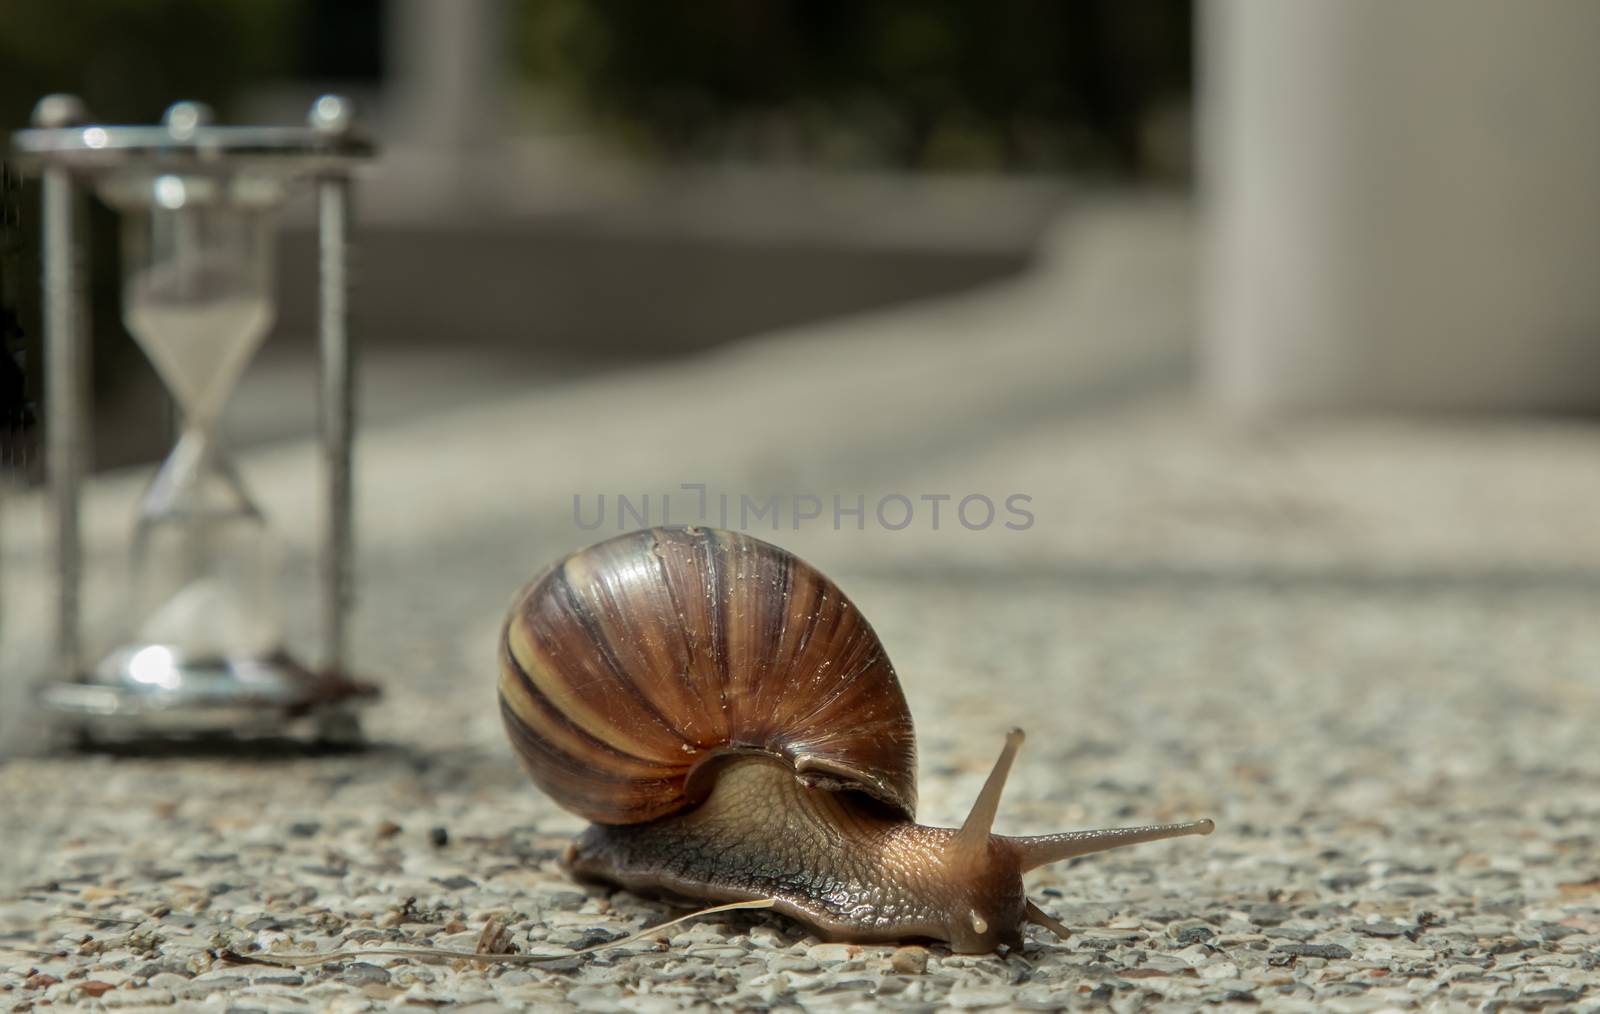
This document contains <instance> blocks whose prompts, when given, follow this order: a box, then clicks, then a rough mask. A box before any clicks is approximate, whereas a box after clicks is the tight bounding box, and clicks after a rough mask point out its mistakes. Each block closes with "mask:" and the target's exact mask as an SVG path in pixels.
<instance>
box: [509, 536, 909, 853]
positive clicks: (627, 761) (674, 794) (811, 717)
mask: <svg viewBox="0 0 1600 1014" xmlns="http://www.w3.org/2000/svg"><path fill="white" fill-rule="evenodd" d="M500 714H501V717H502V718H503V719H504V720H505V725H506V731H507V733H508V734H509V735H510V737H511V743H512V746H513V747H514V748H515V750H516V753H517V755H518V757H519V759H520V760H521V761H522V764H523V766H524V767H525V768H527V770H528V773H529V774H531V775H532V776H533V780H534V781H535V782H537V783H538V785H539V787H540V788H542V789H543V790H544V791H545V792H546V793H548V794H549V795H550V796H551V797H552V798H554V799H555V801H556V802H558V803H560V804H561V805H562V806H564V807H566V808H567V809H568V810H571V811H572V812H574V813H577V814H579V815H581V816H584V817H586V818H588V819H589V820H592V821H595V822H597V823H602V824H632V823H639V822H642V821H647V820H654V819H655V818H657V817H662V816H665V815H667V814H669V813H674V812H676V811H678V810H680V809H683V808H685V807H687V806H691V805H693V804H694V803H696V802H698V801H699V800H700V799H702V798H703V797H704V796H705V794H706V793H707V792H708V791H709V790H710V785H711V782H712V780H713V779H714V777H715V772H716V770H717V766H718V765H717V764H716V763H715V762H716V761H717V759H718V758H725V757H729V756H733V755H737V754H741V753H765V754H769V755H771V756H774V757H777V758H781V759H783V760H784V761H786V762H788V763H789V764H790V765H791V766H792V767H793V768H794V771H795V774H796V776H797V777H799V778H801V779H803V780H805V781H806V782H808V783H810V784H815V785H821V786H825V787H829V788H851V789H858V790H860V791H862V792H865V793H868V794H869V795H871V796H873V797H876V798H877V799H878V800H879V801H881V802H882V803H884V804H885V805H887V806H889V807H890V808H892V809H894V810H895V811H897V812H898V813H900V814H901V815H903V816H905V817H907V818H910V817H912V816H913V814H914V811H915V809H916V791H917V790H916V742H915V737H914V734H913V732H912V728H911V714H910V712H909V710H908V709H907V707H906V701H905V696H904V695H903V694H902V693H901V691H900V683H899V681H898V680H897V679H896V678H895V673H894V667H893V666H892V665H890V663H889V656H888V655H887V654H886V653H885V652H884V650H883V646H882V644H880V643H879V641H878V637H877V635H876V634H874V633H873V631H872V627H871V626H869V625H868V624H867V621H866V619H865V618H864V617H863V616H862V615H861V613H860V612H859V611H858V610H857V609H856V608H855V606H854V605H853V604H852V603H851V602H850V600H849V599H847V598H846V597H845V596H844V593H843V592H841V591H840V590H839V589H838V587H837V586H835V585H834V584H833V582H831V581H829V580H828V579H827V578H826V577H824V576H823V575H822V574H820V573H818V572H817V570H816V569H815V568H813V567H811V566H810V565H809V564H807V563H805V562H804V561H802V560H800V559H798V558H796V557H795V556H794V555H792V554H790V553H788V552H785V551H784V550H782V549H779V548H778V547H777V546H773V545H771V544H769V543H766V542H762V541H761V540H760V539H753V538H751V537H749V536H747V535H742V534H738V533H735V532H726V531H719V530H716V529H710V528H653V529H647V530H643V531H637V532H632V533H630V534H627V535H620V536H617V537H616V538H613V539H608V540H606V541H605V542H601V543H598V544H596V545H593V546H590V547H589V548H587V549H584V550H580V551H579V552H577V553H574V554H573V555H571V556H569V557H567V558H566V559H565V560H563V561H561V562H560V563H558V564H556V565H555V566H553V567H551V568H550V569H549V570H547V571H545V572H544V573H543V574H542V575H540V576H539V577H537V578H535V579H534V580H533V581H532V582H531V583H530V584H529V585H528V586H527V587H526V588H524V589H523V590H522V591H521V592H520V593H519V594H518V595H517V599H516V602H515V603H514V604H513V605H512V607H511V612H510V614H509V615H508V616H507V617H506V624H505V628H504V633H503V635H502V637H501V644H500Z"/></svg>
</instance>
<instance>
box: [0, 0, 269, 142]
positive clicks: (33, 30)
mask: <svg viewBox="0 0 1600 1014" xmlns="http://www.w3.org/2000/svg"><path fill="white" fill-rule="evenodd" d="M299 7H300V5H299V4H298V3H291V2H285V0H6V2H4V3H0V127H5V128H12V129H14V128H16V127H21V126H25V125H26V124H27V122H28V117H29V114H30V112H31V110H32V108H33V104H34V102H35V101H36V100H37V99H38V98H39V97H40V96H41V95H44V94H47V93H49V92H71V93H74V94H76V95H78V96H80V97H81V98H82V99H83V100H84V101H85V102H86V103H87V104H88V106H89V109H90V111H91V112H92V113H93V114H94V115H95V117H96V118H97V119H99V120H102V121H104V122H113V123H114V122H124V123H154V122H156V121H158V120H159V119H160V118H161V113H162V111H163V110H164V109H166V107H167V106H168V105H170V104H171V103H172V102H173V101H174V100H175V99H178V98H194V99H200V100H202V101H205V102H209V103H211V104H212V105H214V106H216V107H217V108H218V110H219V111H221V112H224V113H225V112H226V109H227V106H228V102H229V100H230V99H231V98H232V97H233V96H234V95H235V94H236V93H237V92H238V91H239V90H240V89H241V88H243V87H245V86H246V85H248V84H250V83H253V82H256V81H259V80H261V79H262V78H263V77H271V76H274V75H276V74H279V73H281V72H283V71H284V70H285V69H286V67H287V66H288V64H289V55H288V54H289V48H288V46H287V39H286V35H287V33H288V32H289V31H290V30H291V29H292V27H293V25H294V23H295V19H296V17H298V15H299Z"/></svg>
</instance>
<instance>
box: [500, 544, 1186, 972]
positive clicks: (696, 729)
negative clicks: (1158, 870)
mask: <svg viewBox="0 0 1600 1014" xmlns="http://www.w3.org/2000/svg"><path fill="white" fill-rule="evenodd" d="M499 656H500V677H499V703H500V714H501V717H502V719H503V720H504V724H505V727H506V731H507V734H508V736H509V737H510V740H511V744H512V746H513V748H514V751H515V753H516V755H517V757H518V759H519V760H520V761H521V763H522V765H523V767H524V768H525V769H526V770H527V772H528V774H529V775H530V776H531V777H532V778H533V781H534V782H535V783H536V784H537V785H538V786H539V787H540V788H541V789H543V790H544V792H545V793H546V794H548V795H549V796H550V797H551V798H552V799H554V800H555V802H557V803H558V804H560V805H561V806H563V807H565V808H566V809H568V810H570V811H572V812H573V813H576V814H578V815H579V816H582V817H584V818H586V819H588V820H589V821H591V822H592V823H591V824H590V826H589V827H588V829H587V830H586V831H584V832H583V833H582V834H581V835H579V836H578V837H577V838H576V839H575V840H574V841H573V842H572V843H571V844H570V845H569V846H568V848H567V851H566V854H565V856H564V857H563V864H564V866H565V867H566V868H567V870H568V871H569V872H570V873H571V874H572V875H573V876H575V877H576V878H578V879H580V880H588V881H598V882H603V883H608V884H611V885H614V886H617V887H621V888H625V889H628V890H632V891H635V892H638V893H641V894H647V895H656V896H668V897H674V898H682V899H693V900H696V901H704V902H713V903H729V902H749V903H751V905H750V907H770V908H772V909H773V910H774V911H777V912H780V913H782V914H784V915H787V916H789V917H791V918H793V919H796V920H798V921H799V922H801V923H803V924H805V925H806V926H808V927H809V928H810V929H812V930H813V931H814V932H816V933H817V934H818V935H819V936H820V937H822V938H824V939H829V940H839V941H850V942H861V943H869V942H891V941H898V940H903V939H931V940H936V941H943V942H946V943H947V944H948V945H949V946H950V948H951V950H952V951H955V952H959V953H983V952H988V951H993V950H995V949H997V948H998V947H1000V946H1001V945H1006V946H1008V947H1012V948H1015V947H1020V946H1021V943H1022V929H1023V926H1024V924H1025V923H1029V922H1031V923H1035V924H1037V925H1041V926H1045V927H1047V928H1049V929H1051V930H1052V931H1054V932H1056V933H1058V934H1060V935H1062V936H1066V935H1067V929H1066V927H1065V926H1063V925H1062V924H1061V923H1059V922H1057V921H1056V920H1055V919H1054V918H1053V917H1051V916H1050V915H1049V914H1048V913H1046V912H1045V911H1044V910H1043V909H1041V908H1040V907H1039V906H1038V905H1035V904H1034V903H1033V902H1032V901H1029V900H1028V899H1027V898H1026V896H1025V895H1024V893H1023V883H1022V875H1023V874H1024V873H1026V872H1028V871H1029V870H1033V869H1035V868H1037V867H1040V866H1044V865H1046V864H1048V863H1054V862H1059V861H1061V860H1064V859H1069V858H1072V857H1075V856H1082V855H1087V854H1089V853H1093V852H1100V851H1103V850H1106V849H1111V848H1117V847H1120V846H1123V845H1132V844H1135V843H1138V842H1146V841H1155V840H1158V839H1163V838H1173V837H1177V836H1179V835H1187V834H1209V833H1210V832H1211V830H1212V826H1213V825H1212V822H1211V821H1209V820H1198V821H1193V822H1189V823H1183V824H1165V825H1157V826H1151V827H1137V828H1121V829H1107V830H1098V831H1073V832H1068V833H1065V834H1052V835H1040V836H1034V837H1009V836H1005V835H998V834H994V833H993V832H992V830H991V827H992V825H993V823H994V818H995V812H996V809H997V807H998V805H999V802H1000V793H1001V790H1002V788H1003V787H1004V785H1005V780H1006V776H1007V774H1008V773H1009V771H1010V769H1011V765H1012V761H1013V759H1014V758H1015V757H1016V754H1017V749H1018V747H1020V746H1021V744H1022V739H1023V735H1022V731H1021V730H1019V729H1013V730H1012V731H1011V732H1010V733H1009V734H1008V735H1007V736H1006V740H1005V747H1004V749H1003V750H1002V751H1001V753H1000V757H999V760H998V761H997V762H996V763H995V765H994V769H993V771H992V772H991V773H990V775H989V778H988V781H987V782H986V783H985V784H984V786H983V789H982V791H981V792H980V793H979V795H978V799H977V802H976V803H975V804H974V805H973V807H972V810H971V812H970V813H969V814H968V816H967V818H966V821H965V822H964V823H963V824H962V825H961V827H960V828H942V827H928V826H924V825H921V824H918V823H916V822H915V820H914V815H915V811H916V798H917V788H916V744H915V736H914V733H913V730H912V723H911V714H910V711H909V710H908V708H907V706H906V700H905V696H904V694H903V693H902V692H901V689H900V683H899V680H898V678H897V677H896V675H895V671H894V667H893V666H892V665H891V664H890V662H889V656H888V655H887V653H885V651H884V649H883V645H882V644H881V643H880V642H879V640H878V637H877V635H876V634H875V633H874V632H873V630H872V627H871V626H870V625H868V623H867V621H866V619H865V617H863V616H862V615H861V613H860V612H859V611H858V610H857V609H856V607H855V606H854V605H853V604H852V603H851V601H850V600H849V599H848V598H846V597H845V595H844V593H843V592H842V591H840V590H839V588H838V587H837V586H836V585H835V584H834V583H833V582H831V581H829V580H828V579H827V578H826V577H824V576H823V575H822V574H821V573H819V572H818V571H817V570H816V569H814V568H813V567H811V566H810V565H808V564H806V563H805V562H803V561H801V560H800V559H798V558H797V557H795V556H794V555H792V554H790V553H788V552H786V551H785V550H783V549H780V548H779V547H777V546H774V545H771V544H769V543H767V542H763V541H761V540H759V539H756V538H752V537H750V536H747V535H744V534H741V533H736V532H728V531H720V530H716V529H711V528H697V527H681V528H652V529H645V530H641V531H636V532H632V533H629V534H625V535H619V536H617V537H615V538H611V539H608V540H606V541H603V542H600V543H597V544H596V545H593V546H590V547H588V548H587V549H583V550H580V551H578V552H576V553H574V554H572V555H571V556H568V557H567V558H566V559H564V560H562V561H560V562H559V563H557V564H555V565H554V566H552V567H550V568H549V569H547V570H545V571H544V572H542V573H541V574H540V575H539V576H537V577H536V578H534V580H533V581H532V582H530V583H529V584H528V585H527V586H526V587H524V588H523V589H522V591H521V592H520V593H518V595H517V596H516V598H515V600H514V602H513V604H512V606H511V609H510V612H509V614H508V615H507V617H506V621H505V625H504V627H503V630H502V635H501V638H500V645H499Z"/></svg>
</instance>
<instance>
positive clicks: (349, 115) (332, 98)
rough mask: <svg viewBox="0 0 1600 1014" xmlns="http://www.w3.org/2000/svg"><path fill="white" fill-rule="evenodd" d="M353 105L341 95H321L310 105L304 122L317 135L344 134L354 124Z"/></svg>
mask: <svg viewBox="0 0 1600 1014" xmlns="http://www.w3.org/2000/svg"><path fill="white" fill-rule="evenodd" d="M355 112H356V111H355V104H354V103H352V102H351V101H350V100H349V99H347V98H345V97H344V96H343V95H322V96H319V97H318V98H317V100H316V101H315V102H313V103H311V112H310V113H309V114H307V116H306V122H307V123H309V124H310V125H311V129H312V130H315V131H316V132H317V133H319V134H345V133H348V132H349V131H350V128H351V127H352V126H354V124H355Z"/></svg>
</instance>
